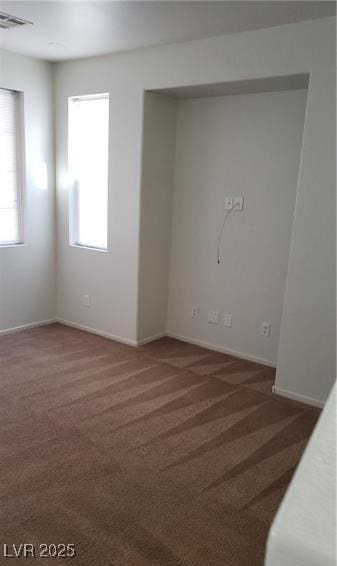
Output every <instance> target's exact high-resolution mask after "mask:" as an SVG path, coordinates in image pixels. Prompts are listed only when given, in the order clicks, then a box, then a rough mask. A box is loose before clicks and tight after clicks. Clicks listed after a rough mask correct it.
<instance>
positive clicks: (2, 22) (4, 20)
mask: <svg viewBox="0 0 337 566" xmlns="http://www.w3.org/2000/svg"><path fill="white" fill-rule="evenodd" d="M31 23H32V22H28V20H23V19H22V18H17V17H16V16H11V15H10V14H5V13H4V12H0V29H10V28H16V27H18V26H25V25H26V24H31Z"/></svg>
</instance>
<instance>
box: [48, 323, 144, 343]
mask: <svg viewBox="0 0 337 566" xmlns="http://www.w3.org/2000/svg"><path fill="white" fill-rule="evenodd" d="M57 322H59V323H60V324H64V325H65V326H71V328H76V329H77V330H83V331H84V332H89V333H90V334H97V336H102V337H103V338H109V340H116V342H120V343H121V344H127V345H128V346H139V343H138V342H137V341H136V340H129V339H128V338H123V337H121V336H116V335H115V334H110V332H104V331H102V330H97V328H93V327H92V326H85V325H84V324H78V323H77V322H72V321H70V320H65V319H64V318H57Z"/></svg>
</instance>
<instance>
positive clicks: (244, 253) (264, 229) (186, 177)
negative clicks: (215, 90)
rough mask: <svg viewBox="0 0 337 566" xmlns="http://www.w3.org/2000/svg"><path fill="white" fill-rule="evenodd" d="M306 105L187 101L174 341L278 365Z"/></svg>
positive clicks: (181, 111)
mask: <svg viewBox="0 0 337 566" xmlns="http://www.w3.org/2000/svg"><path fill="white" fill-rule="evenodd" d="M305 104H306V91H303V90H298V91H283V92H274V93H260V94H246V95H238V96H224V97H221V98H200V99H193V100H184V101H183V100H182V101H180V102H179V106H178V122H177V148H176V168H175V188H174V214H173V230H172V249H171V272H170V299H169V309H168V329H169V331H170V333H173V334H178V335H180V336H185V337H190V338H193V339H194V340H198V341H202V342H205V343H209V344H212V345H213V346H218V347H220V348H225V349H227V350H233V351H236V352H241V353H242V354H244V355H248V356H251V357H255V358H257V359H260V360H261V361H263V360H267V361H268V362H270V363H276V358H277V349H278V341H279V329H280V323H281V314H282V305H283V296H284V289H285V281H286V275H287V269H288V257H289V246H290V239H291V232H292V224H293V211H294V206H295V197H296V190H297V179H298V168H299V160H300V153H301V146H302V134H303V124H304V114H305ZM236 196H237V197H241V196H243V198H244V209H243V211H242V212H241V211H240V212H237V211H231V212H230V213H229V214H228V216H227V219H226V222H225V226H224V230H223V237H222V243H221V247H220V264H218V263H217V241H218V237H219V234H220V231H221V227H222V224H223V221H224V215H225V214H227V213H226V212H225V209H224V203H225V198H226V197H236ZM193 305H197V306H198V307H199V313H198V316H197V317H196V318H192V316H191V311H192V306H193ZM210 309H212V310H216V311H219V312H220V315H221V316H220V322H219V324H208V321H207V317H208V310H210ZM225 313H229V314H231V315H232V327H230V328H228V327H224V325H223V315H224V314H225ZM263 321H267V322H268V323H270V324H271V331H270V336H269V337H264V336H260V326H261V324H262V322H263Z"/></svg>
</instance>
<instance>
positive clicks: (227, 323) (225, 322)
mask: <svg viewBox="0 0 337 566" xmlns="http://www.w3.org/2000/svg"><path fill="white" fill-rule="evenodd" d="M223 325H224V326H227V327H228V328H231V326H232V315H231V314H228V313H226V314H224V317H223Z"/></svg>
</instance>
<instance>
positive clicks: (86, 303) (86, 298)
mask: <svg viewBox="0 0 337 566" xmlns="http://www.w3.org/2000/svg"><path fill="white" fill-rule="evenodd" d="M82 304H83V306H84V307H90V295H83V297H82Z"/></svg>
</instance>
